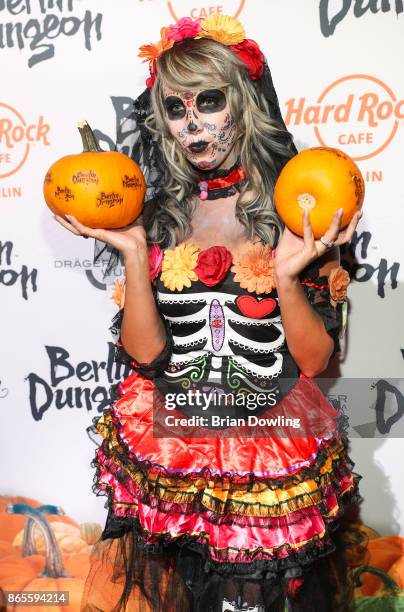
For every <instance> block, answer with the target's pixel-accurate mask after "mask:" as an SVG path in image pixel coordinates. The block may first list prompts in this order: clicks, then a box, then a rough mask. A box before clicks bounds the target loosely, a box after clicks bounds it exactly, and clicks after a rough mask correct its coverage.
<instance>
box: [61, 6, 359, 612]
mask: <svg viewBox="0 0 404 612" xmlns="http://www.w3.org/2000/svg"><path fill="white" fill-rule="evenodd" d="M161 35H162V38H161V40H160V42H159V43H157V44H156V45H148V46H146V47H143V48H142V50H141V55H142V56H143V57H145V58H146V59H147V60H149V61H150V78H149V79H148V83H147V84H148V89H147V90H146V92H145V93H144V94H142V96H141V97H140V98H139V99H138V100H137V101H136V103H135V110H134V113H133V115H132V116H131V117H130V118H129V126H130V128H131V129H129V131H128V130H127V129H126V128H125V129H124V130H123V131H122V138H121V144H122V145H123V146H122V149H123V150H127V149H125V148H124V147H126V146H127V145H128V143H129V144H130V147H131V149H130V153H131V154H132V155H133V156H134V157H135V158H136V159H137V160H138V161H139V162H140V163H141V165H142V167H143V169H144V172H145V174H146V177H147V180H148V184H149V187H150V190H149V194H148V198H147V202H146V205H145V208H144V211H143V214H142V217H141V219H138V220H137V221H136V222H135V223H133V224H132V225H130V226H128V227H127V228H124V229H122V230H94V229H91V228H88V227H85V226H83V225H82V224H80V223H79V222H78V221H77V220H75V219H74V218H72V217H69V219H68V220H67V221H66V220H64V219H62V218H60V217H57V220H58V221H59V222H60V223H61V224H62V225H64V226H65V227H66V228H68V229H69V230H70V231H72V232H73V233H75V234H77V235H82V236H92V237H94V238H96V239H98V240H100V241H102V242H104V243H105V244H107V245H109V249H110V250H112V251H113V252H114V251H115V252H116V251H117V250H118V251H119V253H120V254H121V256H122V257H123V260H124V264H125V276H126V287H125V302H124V304H125V306H124V308H123V309H121V311H120V312H119V313H118V315H117V317H116V319H115V320H114V331H115V332H116V334H117V335H118V337H117V358H118V359H121V360H123V361H124V362H125V363H127V364H128V365H130V366H131V368H132V369H133V372H132V373H131V375H130V376H129V377H128V378H127V379H126V380H124V381H123V382H122V383H120V385H118V386H117V388H116V389H115V392H116V395H115V399H116V402H115V403H114V405H113V406H112V407H111V408H110V409H108V410H106V411H105V413H104V415H103V416H102V417H101V418H97V419H95V420H94V427H93V431H97V432H98V433H99V434H101V436H102V438H103V441H102V444H101V445H100V447H99V449H98V451H97V455H96V458H95V460H94V467H96V468H97V474H96V478H95V485H94V490H95V492H97V493H102V494H107V495H108V507H109V514H108V519H107V524H106V527H105V530H104V533H103V536H102V540H101V541H100V542H99V543H98V544H97V546H96V547H95V551H94V554H93V566H92V569H91V572H90V574H89V576H88V578H87V583H86V588H85V593H84V597H83V603H82V609H83V610H95V609H97V610H112V609H116V610H118V609H126V610H142V611H143V610H156V611H164V612H170V611H173V610H181V611H186V610H188V611H198V612H208V611H209V612H219V611H221V610H237V611H241V610H243V611H244V610H257V611H259V612H262V611H267V610H271V611H272V610H279V611H283V610H288V609H289V610H313V609H320V610H324V611H325V610H346V609H347V605H348V602H349V600H350V597H351V587H350V584H349V580H348V563H353V562H355V558H354V557H355V554H356V555H357V559H356V562H358V559H359V557H358V553H359V552H360V547H357V548H356V549H355V548H354V544H355V543H356V544H360V541H361V536H360V532H359V530H357V529H356V528H355V524H354V523H355V521H358V503H359V502H360V500H361V497H360V495H359V493H358V482H359V480H360V478H361V476H359V475H357V474H355V473H353V472H352V467H353V465H354V464H353V463H352V461H351V460H350V458H349V456H348V455H347V449H346V440H345V439H344V438H343V437H342V434H341V433H340V432H339V431H338V430H337V428H336V427H335V426H334V427H333V426H332V424H334V420H335V416H336V411H335V410H334V409H333V407H332V406H331V405H330V404H329V402H328V401H327V400H326V398H325V397H324V396H323V395H322V393H321V392H320V390H319V388H318V387H317V385H316V384H315V382H314V381H313V380H312V377H314V376H316V375H317V374H319V373H320V372H322V371H323V370H324V369H325V367H326V366H327V363H328V361H329V358H330V357H331V355H332V354H334V353H335V352H336V351H338V350H339V336H340V334H341V327H342V317H341V309H342V306H343V302H344V300H345V299H346V298H345V291H346V283H345V286H344V284H343V283H342V284H341V282H339V281H341V279H342V280H344V279H345V277H344V271H343V270H342V268H341V267H340V266H339V245H341V244H344V243H346V242H348V241H349V240H350V239H351V237H352V235H353V232H354V230H355V227H356V225H357V223H358V220H359V215H355V217H354V218H353V219H352V221H351V223H350V224H349V226H348V228H347V229H345V230H344V231H340V216H339V215H338V213H337V214H335V216H334V218H333V220H332V222H331V224H330V227H329V228H328V230H327V231H326V232H325V234H324V236H322V238H321V239H320V240H315V239H314V237H313V233H312V230H311V225H310V220H309V217H308V215H307V213H306V212H305V213H304V238H301V237H299V236H296V235H295V234H293V233H292V232H291V231H290V230H288V229H287V228H286V227H285V226H284V224H283V223H282V221H281V219H280V218H279V216H278V215H277V214H276V212H275V211H274V205H273V189H274V184H275V181H276V179H277V177H278V175H279V172H280V170H281V168H282V167H283V165H284V164H285V163H286V161H287V160H288V159H289V158H290V157H292V156H293V155H294V154H295V153H296V149H295V147H294V145H293V141H292V138H291V135H290V134H289V133H288V132H287V130H286V127H285V125H284V123H283V120H282V117H281V114H280V110H279V104H278V100H277V97H276V93H275V90H274V88H273V84H272V80H271V76H270V72H269V69H268V66H267V64H266V62H265V58H264V56H263V55H262V53H261V51H260V49H259V47H258V45H257V44H256V43H254V42H253V41H251V40H248V39H246V36H245V32H244V30H243V28H242V26H241V24H240V23H239V22H238V21H237V20H235V19H232V18H230V17H224V16H221V15H219V16H215V17H212V18H209V19H207V20H205V21H203V22H202V21H201V20H196V21H192V20H191V19H188V18H185V19H182V20H180V21H179V22H177V23H176V24H175V25H173V26H170V27H169V28H163V30H162V31H161ZM133 121H135V123H133ZM133 126H134V129H133ZM151 196H153V197H151ZM275 247H276V249H275ZM336 279H337V281H336ZM338 279H339V281H338ZM331 281H334V285H333V283H332V282H331ZM338 282H339V284H338ZM336 285H338V287H337V290H336V289H335V288H336ZM330 291H331V293H330ZM338 292H339V293H338ZM331 298H333V299H331ZM181 392H183V395H185V396H186V399H185V401H184V398H182V399H181V401H180V397H179V396H180V394H181ZM198 393H199V395H198ZM259 395H263V396H264V402H260V403H259V402H258V396H259ZM224 396H226V398H228V399H229V401H228V403H226V404H225V405H224V404H223V403H222V404H221V403H220V400H221V399H222V398H223V397H224ZM197 398H199V400H201V398H202V400H201V401H199V402H198V401H196V399H197ZM213 398H215V402H213V401H212V400H213ZM246 398H249V399H250V400H253V399H254V398H255V399H256V402H255V404H254V402H253V401H251V404H248V403H247V404H246V402H245V401H244V400H245V399H246ZM261 399H262V398H261ZM167 400H170V401H167ZM218 400H219V401H218ZM239 400H243V401H239ZM168 414H169V415H170V416H171V417H173V418H172V419H171V420H169V419H167V418H166V417H167V415H168ZM252 414H253V415H254V416H255V417H257V419H260V418H262V419H263V420H262V421H261V420H258V421H255V422H256V423H257V422H258V423H259V426H258V427H255V428H254V427H253V428H251V427H250V428H249V427H248V426H247V425H248V423H249V418H248V417H249V416H251V415H252ZM268 415H270V416H275V415H276V416H277V417H279V418H280V419H281V420H279V421H277V423H278V426H277V427H275V428H272V429H271V427H266V426H265V423H267V422H268V421H265V418H266V417H268ZM178 416H179V417H184V416H186V417H187V418H186V419H185V426H184V424H183V423H184V420H181V419H177V420H175V418H174V417H178ZM292 416H293V418H295V419H297V422H298V423H300V425H301V427H300V430H299V434H296V433H295V432H293V427H290V426H289V427H288V426H286V428H285V427H284V425H285V417H292ZM192 418H194V420H193V421H192ZM282 419H283V420H282ZM178 423H179V424H178ZM243 423H245V427H244V426H243ZM262 423H263V425H262ZM334 425H335V424H334ZM285 432H286V433H285Z"/></svg>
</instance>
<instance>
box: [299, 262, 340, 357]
mask: <svg viewBox="0 0 404 612" xmlns="http://www.w3.org/2000/svg"><path fill="white" fill-rule="evenodd" d="M299 278H300V280H301V281H309V282H310V283H313V284H315V285H317V286H311V285H306V284H304V282H302V283H301V287H302V288H303V291H304V294H305V295H306V297H307V299H308V300H309V302H310V304H311V306H312V307H313V308H314V309H315V311H316V312H317V313H318V314H319V315H320V317H321V318H322V320H323V323H324V327H325V329H326V331H327V332H328V334H329V335H330V336H331V338H332V339H333V341H334V349H333V352H332V355H331V356H333V355H335V353H339V352H341V344H340V337H341V330H342V326H343V320H342V306H343V305H342V304H341V303H339V304H336V306H332V304H331V302H330V290H329V287H328V276H327V275H322V276H319V266H318V263H317V262H313V263H312V264H310V265H309V266H307V267H306V269H305V270H303V272H302V273H301V274H300V275H299ZM323 285H327V286H326V287H324V286H323Z"/></svg>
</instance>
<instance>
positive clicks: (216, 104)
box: [196, 89, 227, 113]
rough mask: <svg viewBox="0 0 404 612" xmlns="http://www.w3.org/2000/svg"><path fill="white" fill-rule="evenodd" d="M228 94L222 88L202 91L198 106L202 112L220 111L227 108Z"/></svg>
mask: <svg viewBox="0 0 404 612" xmlns="http://www.w3.org/2000/svg"><path fill="white" fill-rule="evenodd" d="M226 104H227V100H226V94H225V93H224V92H223V91H221V90H220V89H207V90H206V91H201V93H200V94H199V95H198V97H197V100H196V106H197V108H198V110H199V111H200V112H201V113H218V112H220V111H222V110H223V109H224V108H226Z"/></svg>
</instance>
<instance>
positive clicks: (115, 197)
mask: <svg viewBox="0 0 404 612" xmlns="http://www.w3.org/2000/svg"><path fill="white" fill-rule="evenodd" d="M121 204H123V195H122V194H121V193H116V192H114V191H111V192H110V193H106V192H105V191H101V193H100V194H99V196H97V208H98V207H100V206H105V207H107V208H112V207H113V206H120V205H121Z"/></svg>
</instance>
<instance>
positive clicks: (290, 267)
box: [274, 210, 362, 279]
mask: <svg viewBox="0 0 404 612" xmlns="http://www.w3.org/2000/svg"><path fill="white" fill-rule="evenodd" d="M341 216H342V214H341V213H339V211H337V212H336V213H335V215H334V217H333V219H332V221H331V223H330V226H329V227H328V229H327V230H326V231H325V232H324V234H323V236H322V238H323V240H324V241H325V242H333V243H334V245H335V246H339V245H341V244H345V243H346V242H349V241H350V240H351V239H352V236H353V233H354V231H355V229H356V226H357V225H358V222H359V219H360V218H361V216H362V212H361V211H358V212H357V213H355V214H354V216H353V217H352V219H351V222H350V223H349V225H348V226H347V227H346V228H345V229H343V230H340V226H341ZM303 230H304V235H303V238H302V237H301V236H298V235H297V234H294V233H293V232H292V231H291V230H290V229H289V228H288V227H286V226H285V229H284V231H283V234H282V236H281V239H280V241H279V243H278V246H277V247H276V252H275V266H274V271H275V275H276V277H277V278H278V279H280V278H282V279H283V278H285V277H288V278H291V279H294V278H296V277H297V276H298V275H299V274H300V272H302V271H303V270H304V268H305V267H306V266H308V265H309V264H310V263H311V262H312V261H314V260H316V259H318V258H319V257H321V256H322V255H324V253H326V252H327V251H328V250H329V248H328V247H326V246H324V244H323V243H322V242H320V240H315V239H314V234H313V229H312V226H311V223H310V219H309V214H308V213H307V211H306V210H304V211H303Z"/></svg>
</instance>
